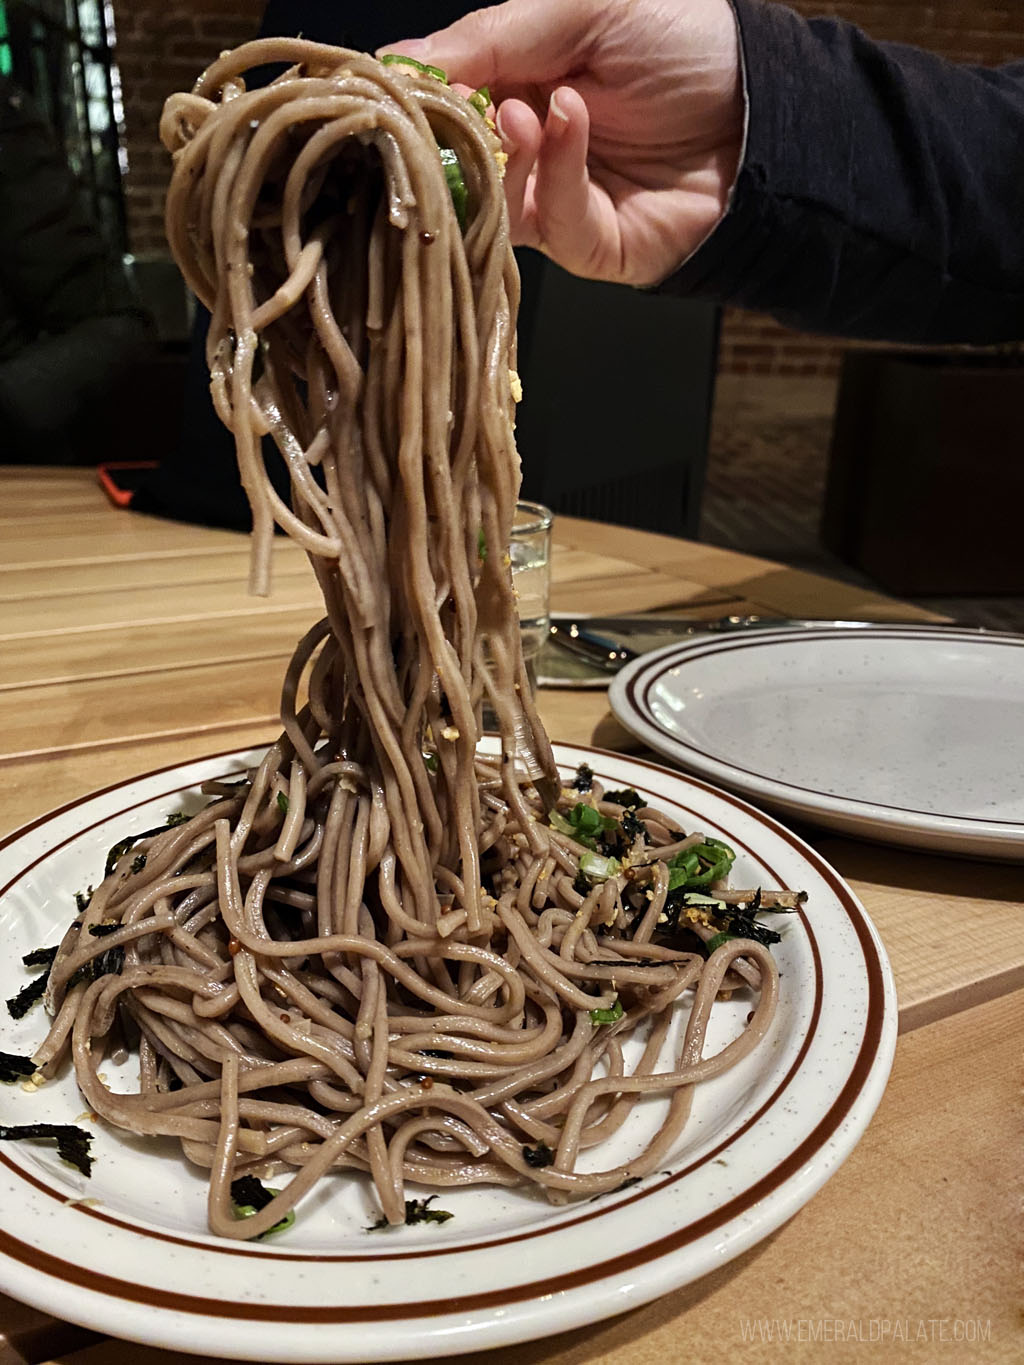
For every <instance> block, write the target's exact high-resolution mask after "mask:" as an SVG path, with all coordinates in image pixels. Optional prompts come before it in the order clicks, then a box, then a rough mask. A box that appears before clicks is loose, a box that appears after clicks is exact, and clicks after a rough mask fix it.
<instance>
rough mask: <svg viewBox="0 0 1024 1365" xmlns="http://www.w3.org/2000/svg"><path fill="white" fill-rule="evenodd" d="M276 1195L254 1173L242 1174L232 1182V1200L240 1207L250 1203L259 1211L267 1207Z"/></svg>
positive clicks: (250, 1205)
mask: <svg viewBox="0 0 1024 1365" xmlns="http://www.w3.org/2000/svg"><path fill="white" fill-rule="evenodd" d="M273 1198H274V1196H273V1195H272V1194H271V1193H270V1191H269V1190H268V1189H267V1188H266V1186H265V1185H263V1184H262V1183H261V1182H260V1181H259V1180H257V1179H256V1177H255V1176H254V1175H240V1176H239V1177H238V1179H237V1180H232V1182H231V1202H232V1203H233V1204H238V1205H239V1206H240V1207H244V1206H245V1205H248V1206H249V1207H250V1208H254V1209H255V1210H256V1212H257V1213H259V1211H260V1209H265V1208H266V1207H267V1205H268V1204H269V1203H270V1202H271V1201H272V1200H273Z"/></svg>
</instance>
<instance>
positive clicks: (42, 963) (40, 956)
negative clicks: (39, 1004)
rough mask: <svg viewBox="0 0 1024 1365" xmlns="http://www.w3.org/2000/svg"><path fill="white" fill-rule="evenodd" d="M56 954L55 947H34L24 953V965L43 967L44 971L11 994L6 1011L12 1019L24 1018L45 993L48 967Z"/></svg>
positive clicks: (48, 976) (48, 974)
mask: <svg viewBox="0 0 1024 1365" xmlns="http://www.w3.org/2000/svg"><path fill="white" fill-rule="evenodd" d="M56 956H57V949H56V947H53V948H34V949H33V950H32V952H30V953H26V954H25V956H24V957H23V958H22V959H21V960H22V962H23V963H24V964H25V966H26V967H45V969H46V970H45V971H44V972H42V973H41V974H40V975H39V976H37V977H36V978H35V980H34V981H29V982H28V984H27V985H25V986H22V988H21V990H20V991H19V992H18V993H17V995H12V996H11V998H10V999H9V1000H8V1001H7V1012H8V1014H9V1015H10V1016H11V1018H12V1019H24V1017H25V1015H26V1014H28V1012H29V1010H30V1009H31V1008H32V1006H33V1005H34V1004H35V1003H36V1001H37V1000H41V999H42V997H43V995H44V994H45V993H46V986H47V982H48V981H49V979H50V968H51V967H52V966H53V959H54V958H55V957H56Z"/></svg>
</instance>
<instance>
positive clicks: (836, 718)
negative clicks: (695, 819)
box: [609, 625, 1024, 861]
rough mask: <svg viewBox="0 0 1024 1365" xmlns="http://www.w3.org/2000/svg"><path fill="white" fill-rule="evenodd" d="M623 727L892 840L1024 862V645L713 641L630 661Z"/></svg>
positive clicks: (907, 629) (959, 635)
mask: <svg viewBox="0 0 1024 1365" xmlns="http://www.w3.org/2000/svg"><path fill="white" fill-rule="evenodd" d="M609 699H610V701H611V706H612V710H613V711H614V712H615V714H616V716H618V718H619V720H620V721H621V722H622V723H623V725H625V726H626V727H627V728H628V729H629V730H631V731H633V733H634V734H636V735H638V736H639V737H640V738H641V739H643V740H645V741H646V742H647V743H648V744H650V746H651V747H652V748H653V749H656V750H657V751H658V752H659V753H662V754H664V755H666V756H667V757H668V758H671V759H672V760H674V761H675V762H676V763H679V764H680V765H681V766H683V767H685V768H687V769H688V770H689V771H691V772H697V773H700V774H701V775H702V776H703V777H707V778H710V779H711V780H712V781H713V782H718V783H721V784H722V785H723V786H726V787H729V788H730V789H731V790H734V791H739V792H742V793H743V795H744V796H748V797H750V798H751V799H752V800H755V801H757V802H759V803H760V802H763V803H764V804H765V805H767V806H769V807H771V808H772V809H774V810H778V811H782V812H783V813H785V814H787V815H790V816H798V817H801V818H803V819H808V820H812V821H813V822H815V823H816V824H821V825H827V826H830V827H832V828H835V829H840V830H844V831H846V832H848V833H851V834H858V835H861V836H864V837H867V838H872V839H880V840H884V841H886V842H890V843H897V844H907V845H910V846H911V847H915V848H931V849H940V850H943V851H946V852H951V853H959V854H969V855H972V856H976V857H992V858H1002V859H1008V860H1011V861H1024V636H1019V635H1011V634H1000V633H995V632H993V633H987V632H986V633H980V632H974V631H959V630H955V629H949V628H928V627H926V626H897V625H892V626H871V627H867V628H862V629H857V630H850V629H843V628H840V629H829V628H823V629H815V630H808V629H804V628H799V627H798V628H796V629H777V630H772V629H761V630H757V631H756V632H752V633H749V634H739V635H715V636H710V635H704V636H696V637H694V638H692V639H690V640H685V641H683V642H681V643H677V644H673V645H669V646H667V647H666V648H665V649H659V650H657V651H655V652H654V653H652V654H647V655H645V656H644V657H643V658H640V659H637V660H635V661H634V662H633V663H632V664H629V665H628V666H627V667H626V668H624V669H623V670H622V672H621V673H620V674H619V675H618V676H617V677H616V678H615V680H614V682H613V683H612V686H611V689H610V691H609Z"/></svg>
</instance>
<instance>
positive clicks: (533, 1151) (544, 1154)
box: [523, 1142, 555, 1170]
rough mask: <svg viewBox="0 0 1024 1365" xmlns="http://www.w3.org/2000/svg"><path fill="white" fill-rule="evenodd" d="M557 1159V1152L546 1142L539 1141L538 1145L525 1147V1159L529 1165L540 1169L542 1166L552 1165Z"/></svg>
mask: <svg viewBox="0 0 1024 1365" xmlns="http://www.w3.org/2000/svg"><path fill="white" fill-rule="evenodd" d="M554 1159H555V1154H554V1152H553V1151H552V1150H551V1148H550V1147H549V1146H548V1144H547V1143H546V1142H538V1143H537V1145H536V1147H524V1148H523V1160H524V1161H525V1162H526V1164H527V1166H533V1167H534V1168H535V1169H537V1170H539V1169H540V1168H541V1167H542V1166H550V1165H551V1163H552V1162H553V1161H554Z"/></svg>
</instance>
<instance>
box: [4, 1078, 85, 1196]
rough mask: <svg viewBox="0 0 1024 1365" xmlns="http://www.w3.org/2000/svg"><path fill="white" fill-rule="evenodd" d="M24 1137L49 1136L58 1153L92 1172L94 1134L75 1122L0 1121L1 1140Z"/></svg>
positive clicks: (44, 1137)
mask: <svg viewBox="0 0 1024 1365" xmlns="http://www.w3.org/2000/svg"><path fill="white" fill-rule="evenodd" d="M33 1070H34V1068H33ZM22 1138H43V1139H46V1138H49V1139H52V1140H53V1141H54V1142H56V1144H57V1155H58V1156H59V1157H61V1158H62V1159H63V1160H64V1161H67V1162H69V1163H70V1164H71V1165H72V1166H74V1167H76V1168H77V1169H78V1170H80V1171H81V1172H82V1174H83V1175H89V1174H90V1173H91V1172H92V1157H91V1156H90V1155H89V1145H90V1143H91V1142H92V1134H91V1133H87V1132H86V1131H85V1129H84V1128H78V1127H76V1126H75V1125H74V1124H73V1123H14V1124H7V1123H0V1140H3V1139H10V1140H12V1141H20V1140H21V1139H22Z"/></svg>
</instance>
